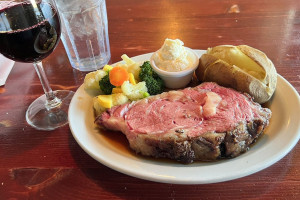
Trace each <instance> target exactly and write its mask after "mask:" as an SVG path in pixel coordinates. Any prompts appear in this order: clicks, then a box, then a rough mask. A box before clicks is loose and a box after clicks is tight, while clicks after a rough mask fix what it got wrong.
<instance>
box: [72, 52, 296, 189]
mask: <svg viewBox="0 0 300 200" xmlns="http://www.w3.org/2000/svg"><path fill="white" fill-rule="evenodd" d="M195 51H196V52H197V53H198V55H199V56H200V55H201V54H202V53H203V52H205V51H204V50H195ZM151 54H152V53H147V54H142V55H138V56H135V57H132V59H134V60H136V59H139V58H141V57H150V55H151ZM138 62H139V61H138ZM117 63H119V62H117ZM117 63H116V64H117ZM277 78H278V83H283V85H282V86H281V87H283V86H285V87H288V88H289V89H291V92H292V93H291V94H292V95H294V97H295V98H296V99H295V100H296V101H297V103H298V105H297V106H298V107H299V108H300V96H299V94H298V92H297V91H296V89H295V88H294V87H293V86H292V85H291V84H290V83H289V82H288V81H287V80H285V79H284V78H283V77H282V76H281V75H279V74H278V76H277ZM82 91H83V92H84V89H83V84H82V85H81V86H80V87H79V88H78V89H77V91H76V92H75V95H74V97H73V99H72V101H71V104H70V108H69V113H72V112H73V111H74V110H72V108H73V106H74V104H75V103H76V96H77V95H78V94H79V93H80V92H82ZM76 94H77V95H76ZM73 120H74V116H73V115H69V127H70V130H71V132H72V135H73V137H74V138H75V140H76V142H77V143H78V144H79V145H80V147H81V148H82V149H83V150H84V151H85V152H86V153H88V154H89V155H90V156H91V157H92V158H94V159H95V160H96V161H98V162H100V163H102V164H103V165H105V166H107V167H109V168H111V169H114V170H116V171H118V172H121V173H123V174H127V175H129V176H133V177H136V178H141V179H144V180H149V181H154V182H161V183H172V184H207V183H217V182H224V181H229V180H234V179H237V178H241V177H245V176H248V175H250V174H254V173H256V172H258V171H261V170H263V169H265V168H267V167H269V166H271V165H273V164H274V163H276V162H278V161H279V160H281V159H282V158H283V157H284V156H286V155H287V154H288V153H289V152H290V151H291V150H292V149H293V148H294V147H295V145H296V144H297V142H298V140H299V138H300V121H299V122H298V124H296V126H297V127H296V133H294V134H293V135H294V140H293V141H292V142H289V145H288V147H285V148H284V149H283V150H282V151H281V152H280V154H279V153H277V154H279V155H277V154H276V155H273V156H271V157H270V158H269V159H268V160H267V162H264V163H263V164H261V165H259V166H251V167H250V168H248V169H247V170H245V169H244V170H240V171H238V172H237V173H235V174H233V175H232V174H231V175H230V176H228V175H227V176H220V177H215V178H211V179H209V178H206V179H205V178H204V179H189V178H178V177H170V176H169V177H168V176H163V175H161V174H155V173H154V172H152V173H151V172H150V173H149V172H148V173H146V174H143V173H140V172H139V171H138V170H137V171H135V170H132V169H131V168H129V169H128V167H125V168H124V165H118V164H116V162H113V161H111V160H106V159H105V157H103V156H101V157H99V155H97V154H96V153H95V152H94V150H91V148H88V147H87V146H86V145H87V144H84V142H83V141H82V140H81V138H80V137H79V135H78V133H77V132H76V131H77V130H74V128H75V127H74V123H73ZM258 142H259V141H258ZM251 148H252V147H251ZM258 151H259V150H258ZM248 152H249V151H248ZM246 153H247V152H246ZM240 156H244V157H246V156H245V155H244V154H243V155H240ZM240 156H239V157H240ZM117 157H118V156H117ZM237 158H238V157H237ZM127 159H128V158H127ZM145 159H147V158H145ZM129 161H131V160H129ZM134 161H135V162H139V160H133V162H134ZM228 161H229V160H227V162H228ZM231 161H234V159H233V160H231ZM231 161H229V162H231ZM140 162H142V163H143V160H142V161H140ZM155 163H156V162H153V163H151V162H149V163H146V164H150V165H151V164H155ZM158 163H159V162H158ZM119 164H120V163H119ZM218 164H219V163H217V164H213V165H212V166H216V165H218ZM179 165H180V166H181V167H182V166H183V165H182V164H179ZM179 165H178V164H176V163H172V166H171V167H174V169H176V170H177V171H178V172H180V171H182V170H180V168H179ZM184 166H185V169H186V168H188V169H186V170H189V169H190V168H191V167H193V166H191V165H188V166H186V165H184ZM160 167H162V169H164V167H167V168H168V167H170V166H167V165H166V166H160ZM200 167H201V166H200Z"/></svg>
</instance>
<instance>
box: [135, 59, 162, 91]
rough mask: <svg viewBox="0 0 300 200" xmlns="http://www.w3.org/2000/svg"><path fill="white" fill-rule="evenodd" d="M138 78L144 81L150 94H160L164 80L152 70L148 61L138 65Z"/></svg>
mask: <svg viewBox="0 0 300 200" xmlns="http://www.w3.org/2000/svg"><path fill="white" fill-rule="evenodd" d="M140 68H141V70H140V73H139V78H140V79H141V81H145V82H146V87H147V89H148V93H149V94H150V95H156V94H160V93H162V92H163V91H164V89H165V84H164V81H163V80H162V79H161V78H160V77H159V76H158V75H157V74H156V73H155V72H154V71H153V69H152V67H151V64H150V62H149V61H146V62H144V63H143V65H142V66H140Z"/></svg>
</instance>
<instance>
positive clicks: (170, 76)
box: [150, 47, 199, 89]
mask: <svg viewBox="0 0 300 200" xmlns="http://www.w3.org/2000/svg"><path fill="white" fill-rule="evenodd" d="M185 48H186V50H187V52H188V56H189V58H190V59H191V61H192V62H193V63H192V66H191V67H189V68H188V69H186V70H183V71H179V72H168V71H164V70H161V69H160V68H158V67H157V66H156V64H155V61H154V59H153V55H152V56H151V58H150V64H151V66H152V68H153V70H154V71H155V72H156V73H157V74H158V75H159V76H160V77H161V78H162V79H163V80H164V82H165V86H166V87H167V88H170V89H179V88H184V87H185V86H187V85H188V84H189V83H190V82H191V80H192V77H193V74H194V71H195V70H196V69H197V67H198V64H199V57H198V55H197V54H196V53H195V52H194V51H193V50H192V49H190V48H187V47H185Z"/></svg>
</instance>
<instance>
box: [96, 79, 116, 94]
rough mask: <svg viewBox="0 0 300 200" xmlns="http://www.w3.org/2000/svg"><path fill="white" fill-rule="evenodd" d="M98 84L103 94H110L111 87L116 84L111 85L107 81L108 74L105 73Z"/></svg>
mask: <svg viewBox="0 0 300 200" xmlns="http://www.w3.org/2000/svg"><path fill="white" fill-rule="evenodd" d="M99 86H100V88H101V90H102V92H103V93H104V94H111V92H112V89H113V88H114V87H116V86H114V85H112V84H111V83H110V81H109V74H107V75H105V76H104V77H103V78H102V79H101V80H100V81H99Z"/></svg>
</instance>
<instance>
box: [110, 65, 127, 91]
mask: <svg viewBox="0 0 300 200" xmlns="http://www.w3.org/2000/svg"><path fill="white" fill-rule="evenodd" d="M128 79H129V75H128V72H127V71H126V69H124V68H122V67H113V68H112V70H110V72H109V80H110V83H111V84H112V85H114V86H121V85H122V84H123V83H124V81H128Z"/></svg>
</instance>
